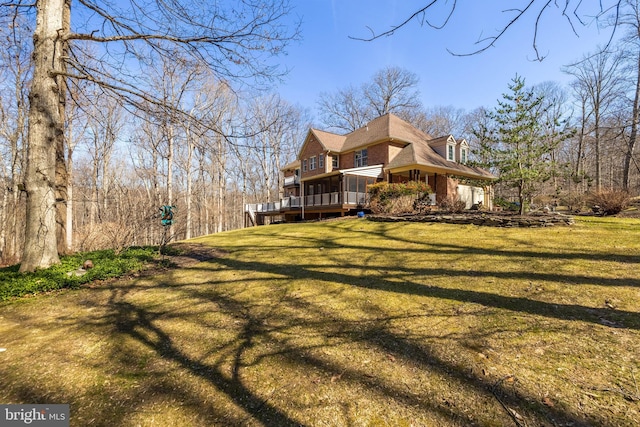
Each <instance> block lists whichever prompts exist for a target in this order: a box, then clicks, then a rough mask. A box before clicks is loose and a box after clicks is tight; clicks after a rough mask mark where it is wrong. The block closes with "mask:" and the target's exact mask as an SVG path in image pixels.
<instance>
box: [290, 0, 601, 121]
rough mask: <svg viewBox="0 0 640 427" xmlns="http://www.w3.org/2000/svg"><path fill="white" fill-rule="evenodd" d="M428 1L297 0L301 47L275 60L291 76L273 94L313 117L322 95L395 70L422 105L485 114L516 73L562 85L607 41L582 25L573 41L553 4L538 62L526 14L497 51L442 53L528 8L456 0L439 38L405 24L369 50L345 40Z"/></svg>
mask: <svg viewBox="0 0 640 427" xmlns="http://www.w3.org/2000/svg"><path fill="white" fill-rule="evenodd" d="M426 2H427V0H298V1H297V2H295V5H296V6H295V14H297V15H298V16H299V17H301V18H302V28H301V30H302V37H303V40H302V41H301V42H300V43H299V44H293V45H292V46H291V47H290V48H289V50H288V55H287V56H285V57H283V58H281V62H282V64H283V65H284V66H287V67H289V68H290V69H291V71H290V73H289V75H288V76H286V77H285V82H284V84H282V85H281V86H280V87H279V88H278V91H279V92H280V94H281V96H282V97H283V98H284V99H286V100H288V101H290V102H292V103H295V104H299V105H300V106H302V107H305V108H309V109H310V110H311V112H312V113H313V114H315V107H316V102H317V100H318V96H319V95H320V93H321V92H334V91H336V90H337V89H339V88H343V87H346V86H348V85H350V84H353V85H360V84H361V83H364V82H367V81H369V80H370V78H371V76H372V75H373V74H374V73H375V72H376V71H378V70H380V69H382V68H384V67H386V66H390V65H394V66H400V67H402V68H405V69H407V70H409V71H412V72H414V73H416V74H417V75H418V76H419V77H420V87H419V90H420V94H421V100H422V102H423V104H424V105H425V106H426V107H431V106H438V105H452V106H454V107H456V108H463V109H465V110H472V109H474V108H476V107H480V106H485V107H490V108H491V107H493V106H495V105H496V100H497V99H499V98H501V95H502V93H504V92H505V91H506V90H507V84H508V83H509V82H510V80H511V79H512V78H513V77H514V76H515V75H516V73H517V74H519V75H521V76H523V77H524V78H525V79H526V82H527V84H529V85H532V84H537V83H541V82H544V81H556V82H559V83H561V84H566V83H568V82H569V81H570V77H569V76H566V75H565V74H564V73H562V71H561V69H562V67H563V66H564V65H566V64H568V63H571V62H572V61H575V60H577V59H579V58H580V57H581V56H582V55H583V54H584V53H587V52H589V51H593V50H594V49H595V48H596V47H597V45H598V44H600V45H604V44H606V43H607V41H608V40H609V37H610V36H611V31H610V30H609V29H604V30H602V29H600V30H599V29H598V26H597V25H596V23H595V22H593V21H591V22H590V23H589V22H587V24H588V25H585V26H583V25H581V24H579V23H578V22H575V25H576V26H575V29H576V32H577V33H578V36H576V35H575V34H574V33H573V31H572V29H571V27H570V26H569V24H568V23H567V20H566V18H563V17H562V16H561V13H560V11H559V10H558V9H556V8H555V6H554V7H553V8H552V9H549V10H548V13H546V14H545V15H544V17H543V20H542V22H541V24H540V30H539V39H538V45H539V50H540V53H541V54H542V55H546V58H545V59H544V60H543V61H542V62H539V61H535V60H534V59H535V52H534V50H533V48H532V43H533V34H534V19H535V15H534V14H530V15H527V16H526V18H527V19H525V20H523V21H522V22H519V23H518V24H517V25H516V26H515V27H513V28H512V29H511V30H509V32H508V33H507V34H505V36H504V38H503V39H501V40H500V41H498V43H497V44H496V47H494V48H490V49H489V50H488V51H486V52H484V53H480V54H477V55H473V56H466V57H456V56H453V55H451V54H449V53H448V52H447V49H450V50H453V51H455V52H459V53H468V52H471V51H473V50H475V49H476V45H475V44H474V43H475V42H476V41H477V40H478V39H479V38H481V37H483V36H485V37H486V36H489V35H493V34H495V32H496V30H497V29H499V28H501V27H502V26H503V25H504V24H505V23H507V22H509V20H510V19H511V16H512V14H509V13H503V12H502V11H503V10H505V9H507V8H508V7H514V6H513V5H515V4H523V3H527V2H528V1H522V0H490V1H489V0H458V6H457V9H456V11H455V12H454V15H453V16H452V18H451V20H450V21H449V22H448V24H447V26H446V27H445V28H444V29H442V30H434V29H431V28H428V27H426V26H420V25H419V24H418V23H417V22H412V23H410V24H409V25H407V26H406V27H405V28H403V29H401V30H399V31H398V32H397V33H396V34H395V35H393V36H391V37H385V38H382V39H378V40H376V41H373V42H363V41H356V40H352V39H350V38H349V36H356V37H357V36H367V35H368V34H369V33H368V30H367V26H369V27H372V28H373V29H375V30H376V31H384V30H387V29H389V28H390V26H391V25H393V24H397V23H399V22H401V21H402V20H403V19H405V18H406V17H407V16H409V15H410V14H411V13H413V12H414V11H415V10H417V9H419V8H420V7H421V6H423V5H425V4H426ZM442 2H444V0H442ZM542 3H544V2H542ZM585 3H589V4H588V5H587V6H585V7H594V8H595V7H597V4H598V2H596V1H593V0H592V1H587V2H585ZM591 3H592V5H591ZM605 3H606V1H605ZM450 4H451V0H449V1H448V5H450ZM443 5H444V3H443ZM595 11H596V10H595V9H593V10H588V9H586V8H585V9H581V10H580V13H581V14H582V16H587V15H590V14H592V13H594V12H595ZM436 16H440V17H442V16H444V14H443V13H439V14H438V15H436ZM585 19H586V20H587V21H588V18H585ZM435 21H438V19H435ZM440 21H442V19H440Z"/></svg>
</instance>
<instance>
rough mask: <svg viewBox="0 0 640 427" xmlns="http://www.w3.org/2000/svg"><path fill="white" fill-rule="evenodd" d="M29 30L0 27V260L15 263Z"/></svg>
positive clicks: (16, 23)
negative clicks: (2, 42) (3, 46)
mask: <svg viewBox="0 0 640 427" xmlns="http://www.w3.org/2000/svg"><path fill="white" fill-rule="evenodd" d="M30 31H32V29H30V28H29V25H27V24H26V23H25V22H24V20H22V19H16V21H14V22H12V23H11V25H8V26H6V27H5V26H3V27H1V28H0V36H1V37H2V39H3V40H6V41H7V42H8V43H7V44H6V45H5V48H3V49H2V50H1V51H0V89H1V90H0V183H1V184H2V187H1V188H2V192H1V193H0V194H1V199H0V259H2V258H4V259H6V260H15V259H16V258H17V255H18V251H19V250H20V248H19V245H20V241H21V237H22V235H23V231H22V230H20V227H19V225H21V221H19V219H18V218H19V217H20V212H21V209H20V201H21V199H22V197H21V195H22V191H21V187H22V186H21V181H22V176H23V173H24V162H25V152H24V151H25V147H26V135H25V133H24V130H25V123H26V118H27V113H28V102H27V91H28V87H29V84H30V82H31V57H30V53H31V49H30V47H29V46H28V43H27V40H28V35H29V32H30Z"/></svg>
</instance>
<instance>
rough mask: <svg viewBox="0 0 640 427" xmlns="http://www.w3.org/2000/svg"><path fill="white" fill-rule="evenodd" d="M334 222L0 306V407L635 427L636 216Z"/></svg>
mask: <svg viewBox="0 0 640 427" xmlns="http://www.w3.org/2000/svg"><path fill="white" fill-rule="evenodd" d="M576 221H577V223H576V225H575V226H573V227H558V228H545V229H499V228H489V227H482V228H481V227H477V226H460V225H447V224H416V223H402V224H399V223H376V222H369V221H367V220H362V219H360V220H359V219H345V220H336V221H329V222H318V223H307V224H284V225H273V226H265V227H257V228H253V229H246V230H239V231H234V232H227V233H221V234H217V235H213V236H207V237H203V238H199V239H194V240H192V242H197V243H201V244H203V245H207V246H211V247H215V248H216V249H218V251H219V253H223V255H222V256H220V257H218V258H215V259H212V260H210V261H206V262H200V263H192V264H188V265H185V266H183V267H181V268H176V269H172V270H168V271H164V272H160V273H158V274H157V275H153V276H142V277H138V278H128V279H120V280H117V281H114V282H109V283H106V284H102V285H100V286H93V287H84V288H82V289H78V290H67V291H62V292H58V293H55V294H51V295H41V296H36V297H30V298H22V299H18V300H13V301H10V302H5V303H2V304H0V348H5V349H6V351H4V352H0V402H2V403H22V402H24V403H69V404H71V425H73V426H87V425H104V426H137V425H142V426H209V425H212V426H213V425H215V426H236V425H237V426H263V425H264V426H294V425H295V426H297V425H301V426H511V425H513V426H525V425H526V426H542V425H544V426H583V425H585V426H586V425H592V426H636V425H640V391H639V385H638V382H640V361H639V357H640V333H639V330H640V220H633V219H626V220H625V219H616V218H593V219H582V218H577V219H576Z"/></svg>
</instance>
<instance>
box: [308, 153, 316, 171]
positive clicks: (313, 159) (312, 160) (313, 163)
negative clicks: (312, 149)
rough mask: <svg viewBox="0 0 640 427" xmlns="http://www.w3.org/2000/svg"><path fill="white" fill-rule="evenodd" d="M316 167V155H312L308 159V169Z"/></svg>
mask: <svg viewBox="0 0 640 427" xmlns="http://www.w3.org/2000/svg"><path fill="white" fill-rule="evenodd" d="M315 169H316V156H313V157H311V158H310V159H309V170H315Z"/></svg>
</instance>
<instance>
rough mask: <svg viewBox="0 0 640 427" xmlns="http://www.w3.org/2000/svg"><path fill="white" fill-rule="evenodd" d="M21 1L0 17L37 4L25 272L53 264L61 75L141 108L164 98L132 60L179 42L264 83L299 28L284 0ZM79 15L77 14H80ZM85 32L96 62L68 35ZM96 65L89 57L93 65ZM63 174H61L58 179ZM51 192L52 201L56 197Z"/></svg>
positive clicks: (219, 68)
mask: <svg viewBox="0 0 640 427" xmlns="http://www.w3.org/2000/svg"><path fill="white" fill-rule="evenodd" d="M75 6H76V7H77V10H76V12H75V13H74V15H73V16H74V17H75V16H79V17H80V20H79V21H78V23H77V25H73V26H72V22H71V16H72V15H71V2H69V1H65V0H39V1H37V2H35V3H30V4H26V3H24V2H23V1H22V0H10V1H8V2H5V3H3V11H9V12H5V14H4V15H3V16H4V17H6V16H7V15H8V14H15V13H24V14H25V16H32V15H30V12H31V10H35V18H36V20H35V22H36V25H35V30H34V37H33V40H34V48H33V60H34V78H33V85H32V87H31V92H30V98H29V99H30V109H29V131H28V142H29V143H28V162H27V171H26V176H25V189H26V191H27V196H28V197H27V218H26V231H25V245H24V253H23V259H22V264H21V267H20V269H21V271H32V270H34V269H36V268H44V267H48V266H49V265H51V264H55V263H57V262H59V258H58V252H57V236H56V207H57V205H58V204H59V203H60V202H64V200H59V199H60V198H61V197H65V195H64V194H62V193H61V192H59V191H58V193H57V194H56V190H59V186H56V183H59V182H60V179H58V180H56V160H57V162H58V165H60V163H61V160H62V159H61V158H60V155H58V158H57V159H56V153H60V151H61V150H60V147H61V146H62V143H61V142H60V141H62V142H63V135H64V120H65V113H64V108H65V104H64V102H65V100H66V82H67V80H68V79H81V80H87V81H91V82H93V83H95V84H98V85H100V86H101V87H102V88H103V89H104V91H105V94H112V95H114V96H118V97H120V98H121V99H122V100H124V101H126V102H128V103H130V105H132V106H134V107H141V106H143V105H147V104H146V103H149V102H150V103H152V104H156V105H162V102H163V100H162V99H160V98H158V97H156V96H154V93H152V92H150V91H149V90H147V88H148V87H149V86H148V85H147V82H146V79H145V76H144V75H142V74H141V73H140V72H139V71H140V70H139V69H137V68H136V64H139V63H140V62H139V61H142V62H147V63H151V62H153V59H154V57H158V56H166V55H171V54H172V53H173V52H174V51H175V50H176V49H179V50H180V51H182V52H183V54H185V55H186V56H188V57H190V58H193V59H194V60H196V61H201V62H202V63H204V64H206V66H208V67H209V68H211V69H212V70H214V71H215V73H216V74H217V75H218V76H220V77H221V78H228V79H230V80H232V81H247V82H258V83H260V82H268V81H269V80H270V79H272V78H274V77H276V76H278V75H280V74H281V73H282V70H278V69H277V68H276V67H275V66H274V65H273V64H271V63H270V62H269V58H271V57H273V56H274V55H277V54H279V53H280V52H282V51H283V49H284V48H286V46H287V44H288V43H289V42H290V41H292V40H293V39H295V38H297V27H293V28H291V27H287V26H286V25H285V22H284V17H285V16H286V15H287V14H288V13H289V12H290V6H289V4H288V2H287V0H245V1H243V2H226V3H217V4H216V5H215V7H213V6H212V7H203V5H202V4H201V3H198V2H189V1H186V0H185V1H182V2H179V1H173V2H164V1H153V2H152V4H151V5H148V4H147V2H143V3H140V2H136V1H133V0H131V1H124V2H118V3H110V4H109V5H107V4H106V3H102V2H98V1H93V0H81V1H79V2H78V3H75ZM83 15H84V16H83ZM78 40H85V41H87V42H89V43H94V44H98V45H100V47H99V48H98V49H96V51H95V52H96V55H97V56H99V57H100V60H99V61H95V62H92V61H88V60H87V58H86V53H84V52H83V51H81V50H77V49H75V48H74V45H73V43H75V42H77V41H78ZM92 64H96V65H92ZM60 175H61V173H60V172H58V175H57V176H58V177H59V176H60ZM57 199H58V200H57Z"/></svg>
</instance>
